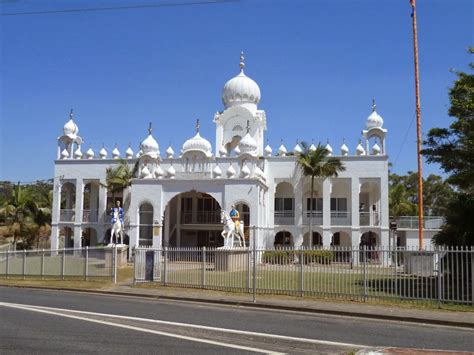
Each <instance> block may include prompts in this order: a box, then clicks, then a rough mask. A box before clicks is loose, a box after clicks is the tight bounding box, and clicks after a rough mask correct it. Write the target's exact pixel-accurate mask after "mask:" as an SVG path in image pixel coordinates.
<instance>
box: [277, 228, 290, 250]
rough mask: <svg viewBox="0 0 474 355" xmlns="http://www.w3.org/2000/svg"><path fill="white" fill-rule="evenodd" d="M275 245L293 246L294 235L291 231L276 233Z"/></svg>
mask: <svg viewBox="0 0 474 355" xmlns="http://www.w3.org/2000/svg"><path fill="white" fill-rule="evenodd" d="M273 245H274V247H275V248H277V247H291V246H293V236H292V235H291V233H290V232H287V231H281V232H278V233H277V234H276V235H275V242H274V243H273Z"/></svg>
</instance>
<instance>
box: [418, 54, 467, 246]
mask: <svg viewBox="0 0 474 355" xmlns="http://www.w3.org/2000/svg"><path fill="white" fill-rule="evenodd" d="M469 52H470V53H471V54H473V53H474V49H473V48H470V49H469ZM470 68H471V69H474V65H473V63H471V64H470ZM454 73H455V74H456V75H457V79H456V81H455V82H454V85H453V87H452V88H451V89H450V90H449V98H450V102H451V106H450V108H449V110H448V114H449V116H450V117H452V118H453V122H452V123H451V125H450V126H449V127H448V128H433V129H431V130H430V131H429V133H428V138H427V140H426V141H425V142H423V143H424V145H425V147H426V148H425V149H424V150H423V154H424V155H425V157H426V158H427V161H428V162H429V163H439V164H440V165H441V168H442V169H443V170H444V171H445V172H446V173H447V174H448V175H449V177H448V179H447V180H448V182H449V183H451V184H453V185H454V186H455V187H456V188H457V191H456V192H455V193H454V197H453V198H452V200H451V201H450V202H449V204H448V206H447V215H446V223H445V225H444V226H443V227H442V228H441V232H440V233H438V234H437V235H436V236H435V238H434V241H435V243H436V244H438V245H449V246H456V245H457V246H466V245H471V246H472V245H474V225H473V218H472V216H474V75H473V74H470V73H464V72H460V71H454Z"/></svg>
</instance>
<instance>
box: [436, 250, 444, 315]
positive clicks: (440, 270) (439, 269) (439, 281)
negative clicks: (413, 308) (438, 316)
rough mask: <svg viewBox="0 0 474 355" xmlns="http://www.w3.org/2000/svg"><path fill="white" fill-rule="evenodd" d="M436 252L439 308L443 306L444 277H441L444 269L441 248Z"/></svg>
mask: <svg viewBox="0 0 474 355" xmlns="http://www.w3.org/2000/svg"><path fill="white" fill-rule="evenodd" d="M436 253H437V254H438V278H437V279H438V308H441V292H442V291H441V290H442V287H441V284H442V278H441V273H442V272H443V269H442V267H441V253H440V252H439V249H438V250H436Z"/></svg>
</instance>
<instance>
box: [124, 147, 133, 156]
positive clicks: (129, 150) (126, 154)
mask: <svg viewBox="0 0 474 355" xmlns="http://www.w3.org/2000/svg"><path fill="white" fill-rule="evenodd" d="M125 156H126V157H127V159H132V158H133V150H132V147H130V144H129V145H128V148H127V150H126V151H125Z"/></svg>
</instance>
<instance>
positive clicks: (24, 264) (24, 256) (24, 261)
mask: <svg viewBox="0 0 474 355" xmlns="http://www.w3.org/2000/svg"><path fill="white" fill-rule="evenodd" d="M25 272H26V249H23V270H22V274H23V280H24V279H25Z"/></svg>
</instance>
